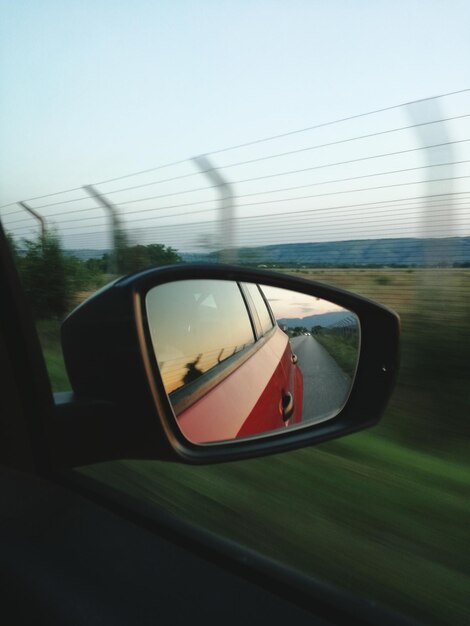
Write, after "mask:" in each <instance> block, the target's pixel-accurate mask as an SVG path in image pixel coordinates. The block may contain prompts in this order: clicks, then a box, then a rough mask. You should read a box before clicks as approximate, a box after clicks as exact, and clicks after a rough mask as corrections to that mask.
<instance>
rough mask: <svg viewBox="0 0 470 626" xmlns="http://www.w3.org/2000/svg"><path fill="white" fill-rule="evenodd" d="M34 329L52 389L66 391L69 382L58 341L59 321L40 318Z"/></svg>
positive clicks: (68, 387)
mask: <svg viewBox="0 0 470 626" xmlns="http://www.w3.org/2000/svg"><path fill="white" fill-rule="evenodd" d="M36 329H37V331H38V335H39V340H40V342H41V346H42V350H43V353H44V358H45V360H46V365H47V371H48V372H49V378H50V381H51V385H52V391H53V392H59V391H68V390H69V389H70V382H69V377H68V376H67V372H66V370H65V363H64V357H63V354H62V346H61V343H60V322H58V321H57V320H41V321H38V322H36Z"/></svg>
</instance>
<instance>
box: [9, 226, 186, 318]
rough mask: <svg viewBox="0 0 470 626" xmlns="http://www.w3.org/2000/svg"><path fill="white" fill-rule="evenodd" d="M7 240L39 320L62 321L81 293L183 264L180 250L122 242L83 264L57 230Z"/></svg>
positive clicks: (11, 237) (10, 236) (34, 312)
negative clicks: (68, 250)
mask: <svg viewBox="0 0 470 626" xmlns="http://www.w3.org/2000/svg"><path fill="white" fill-rule="evenodd" d="M7 237H8V240H9V243H10V246H11V248H12V251H13V255H14V257H15V261H16V266H17V269H18V272H19V274H20V278H21V281H22V283H23V287H24V290H25V292H26V295H27V297H28V299H29V301H30V305H31V308H32V311H33V315H34V317H35V319H37V320H44V319H62V318H63V317H64V316H65V315H66V314H67V313H68V312H69V311H70V309H71V308H72V307H73V305H74V303H75V299H76V295H77V292H80V291H87V290H94V289H97V288H99V287H101V286H103V285H104V284H106V283H107V282H109V281H111V280H113V279H114V278H115V277H117V276H122V275H125V274H130V273H132V272H137V271H140V270H144V269H147V268H150V267H158V266H161V265H170V264H173V263H180V262H182V259H181V257H180V255H179V254H178V251H177V250H175V249H174V248H171V247H169V246H165V245H163V244H159V243H154V244H149V245H142V244H138V245H129V244H128V243H127V242H126V241H125V240H124V239H122V241H119V245H118V247H117V249H116V250H114V251H113V252H110V253H106V254H103V255H102V256H101V258H92V259H87V260H83V259H80V258H78V257H77V256H73V255H69V254H67V253H66V251H65V250H64V249H63V247H62V244H61V241H60V238H59V236H58V235H57V234H56V233H54V232H46V233H45V234H40V235H38V236H37V237H36V238H34V239H21V240H20V241H16V240H15V239H14V237H13V236H12V235H7Z"/></svg>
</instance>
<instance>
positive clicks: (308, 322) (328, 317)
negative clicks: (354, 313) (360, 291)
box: [277, 311, 351, 328]
mask: <svg viewBox="0 0 470 626" xmlns="http://www.w3.org/2000/svg"><path fill="white" fill-rule="evenodd" d="M347 317H351V313H350V312H349V311H332V312H331V313H319V314H318V315H307V317H290V318H287V317H285V318H282V319H279V320H277V322H278V324H285V325H286V326H288V327H289V328H295V327H296V326H305V328H312V327H313V326H332V325H333V324H337V323H338V322H340V321H342V320H344V319H346V318H347Z"/></svg>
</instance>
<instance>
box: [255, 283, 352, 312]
mask: <svg viewBox="0 0 470 626" xmlns="http://www.w3.org/2000/svg"><path fill="white" fill-rule="evenodd" d="M261 289H262V290H263V293H264V295H265V297H266V299H267V301H268V302H269V304H270V306H271V309H272V311H273V313H274V316H275V317H276V319H282V318H286V317H287V318H295V317H300V318H302V317H307V316H310V315H319V314H321V313H331V312H336V311H347V309H345V308H343V307H341V306H338V305H337V304H334V303H333V302H329V301H328V300H322V299H321V298H315V297H314V296H309V295H306V294H303V293H298V292H297V291H290V290H288V289H279V288H278V287H268V286H267V285H261Z"/></svg>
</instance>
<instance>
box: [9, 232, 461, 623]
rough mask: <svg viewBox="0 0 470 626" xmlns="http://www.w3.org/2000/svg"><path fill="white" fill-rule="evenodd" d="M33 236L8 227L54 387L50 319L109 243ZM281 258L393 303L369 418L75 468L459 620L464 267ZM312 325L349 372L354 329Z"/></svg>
mask: <svg viewBox="0 0 470 626" xmlns="http://www.w3.org/2000/svg"><path fill="white" fill-rule="evenodd" d="M39 243H41V242H31V243H30V244H21V245H20V244H19V243H18V242H17V243H16V244H15V245H16V257H17V263H18V267H19V270H20V274H21V276H22V280H23V282H24V285H25V288H26V291H27V293H28V296H29V298H30V300H31V305H32V309H33V311H34V314H35V317H36V319H37V328H38V333H39V336H40V339H41V342H42V345H43V348H44V354H45V358H46V361H47V365H48V368H49V373H50V377H51V381H52V385H53V388H54V390H55V391H63V390H66V389H68V388H69V383H68V380H67V376H66V373H65V369H64V365H63V359H62V355H61V349H60V340H59V329H60V319H61V318H62V317H63V316H64V315H65V314H67V312H68V311H70V310H71V309H72V308H73V307H74V306H75V305H76V304H78V302H79V300H80V299H83V298H84V297H86V296H87V295H89V294H90V293H92V292H93V291H94V289H96V288H97V287H99V286H100V285H102V284H104V283H105V282H107V281H108V280H109V279H110V278H112V277H113V274H110V273H109V264H110V259H109V258H108V259H106V258H103V259H93V260H92V261H93V263H89V262H88V261H81V260H80V259H72V260H70V258H69V259H67V257H65V255H64V254H63V252H62V251H61V249H60V245H59V242H58V240H57V239H56V240H51V241H49V242H46V243H47V245H46V246H42V245H41V246H40V245H39ZM43 243H44V242H43ZM54 246H55V247H54ZM133 248H134V250H133V251H131V252H126V251H123V254H122V255H121V257H120V258H121V262H122V263H124V261H123V259H126V261H125V263H126V264H128V265H126V268H129V267H133V268H135V269H141V268H142V265H143V264H144V265H145V263H150V262H151V263H152V264H154V265H157V264H162V263H168V262H175V261H178V260H179V256H178V254H177V251H175V250H172V249H171V248H165V246H157V248H158V250H159V252H161V253H162V255H160V256H159V257H158V256H157V257H151V261H150V260H149V259H150V256H149V253H150V252H151V251H150V250H142V248H149V247H148V246H147V247H145V246H133ZM137 248H139V249H138V250H137ZM152 250H153V252H155V253H156V251H157V249H155V248H153V249H152ZM132 259H133V260H132ZM131 260H132V261H131ZM133 263H134V265H132V264H133ZM51 266H53V267H54V272H53V271H52V270H51ZM122 267H123V266H121V268H122ZM37 268H41V271H39V270H38V269H37ZM58 268H62V269H60V272H62V273H63V275H64V276H65V279H64V280H63V279H62V278H61V276H60V272H59V270H58ZM277 269H278V270H279V269H280V268H277ZM284 271H286V272H288V273H291V274H298V273H301V275H302V276H303V277H304V278H312V279H314V280H318V281H321V282H325V283H328V284H331V285H333V286H338V287H342V288H345V289H349V290H351V291H355V292H356V293H359V294H361V295H364V296H367V297H371V298H373V299H376V300H378V301H379V302H382V303H383V304H385V305H387V306H390V307H392V308H394V309H395V310H396V311H397V312H398V313H399V314H400V316H401V322H402V346H401V353H402V357H401V369H400V375H399V380H398V384H397V388H396V391H395V393H394V395H393V398H392V400H391V402H390V405H389V407H388V408H387V411H386V413H385V415H384V416H383V418H382V420H381V422H380V424H379V425H378V426H377V427H376V428H374V429H372V430H368V431H365V432H364V433H358V434H355V435H352V436H349V437H346V438H343V439H339V440H337V441H332V442H328V443H325V444H322V445H319V446H317V447H315V448H308V449H304V450H299V451H296V452H290V453H288V454H281V455H277V456H273V457H269V458H265V459H257V460H252V461H243V462H237V463H229V464H223V465H220V466H216V467H213V466H207V467H194V466H183V465H177V464H172V463H163V462H155V461H119V462H113V463H106V464H100V465H96V466H91V467H88V468H84V469H82V470H80V471H82V472H83V473H85V474H87V475H89V476H92V477H93V478H95V479H97V480H98V481H100V482H102V483H105V484H106V485H109V486H112V487H115V488H117V489H119V490H122V491H125V492H127V493H128V494H129V495H131V496H132V497H135V498H139V499H145V500H147V501H151V502H153V503H155V504H156V505H158V507H160V508H164V509H166V510H168V511H170V512H171V513H173V514H175V515H179V516H181V517H183V518H185V519H190V520H191V521H192V522H194V523H196V524H199V525H200V526H202V527H204V528H206V529H208V530H210V531H213V532H216V533H218V534H220V535H223V536H226V537H228V538H230V539H233V540H235V541H238V542H240V543H242V544H244V545H247V546H249V547H251V548H253V549H255V550H258V551H260V552H262V553H264V554H266V555H267V556H269V557H272V558H274V559H277V560H279V561H281V562H284V563H288V564H290V565H293V566H294V567H296V568H299V569H300V570H302V571H304V572H306V573H309V574H311V575H312V576H314V577H316V578H323V579H324V580H325V581H327V582H331V583H333V584H335V585H338V586H340V587H342V588H345V589H347V590H350V591H352V592H354V593H357V594H358V595H359V596H363V597H366V598H368V599H372V600H373V601H378V602H382V603H384V604H386V605H388V606H390V607H392V608H393V609H394V610H399V611H401V612H403V613H404V614H407V615H410V616H412V617H415V618H417V619H418V620H420V621H422V622H423V623H426V624H441V625H443V624H453V625H455V626H458V625H462V626H463V625H464V624H467V623H469V622H470V609H469V606H468V588H470V574H469V572H470V560H469V557H468V545H467V544H468V528H469V527H470V502H469V499H468V484H469V481H470V464H469V457H468V443H467V442H468V437H469V435H470V420H469V419H468V418H469V415H470V387H469V384H468V381H469V380H470V361H469V358H468V355H469V354H470V269H469V268H429V269H424V268H367V267H361V268H348V269H338V268H320V269H315V268H309V269H298V268H297V269H296V268H292V267H290V268H284ZM41 281H42V282H41ZM43 292H44V293H43ZM45 292H47V293H48V294H49V296H48V298H46V297H45ZM316 339H317V340H319V341H320V342H321V343H322V344H323V345H324V346H325V348H326V349H327V350H328V351H329V352H330V353H331V354H332V355H333V356H334V358H335V359H336V360H337V361H338V362H339V363H340V365H341V367H343V369H344V370H345V371H351V367H352V363H353V359H354V366H355V350H354V343H353V342H352V343H350V344H348V343H347V342H344V341H342V342H341V346H342V347H341V349H340V347H339V345H338V341H337V338H336V337H334V335H330V336H328V335H327V334H323V335H321V336H316ZM353 354H354V357H353Z"/></svg>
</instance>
